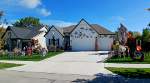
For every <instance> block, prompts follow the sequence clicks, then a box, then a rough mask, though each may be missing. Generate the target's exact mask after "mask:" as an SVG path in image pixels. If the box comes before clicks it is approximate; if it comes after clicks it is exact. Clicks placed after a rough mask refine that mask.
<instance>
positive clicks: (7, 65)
mask: <svg viewBox="0 0 150 83" xmlns="http://www.w3.org/2000/svg"><path fill="white" fill-rule="evenodd" d="M16 66H22V64H12V63H1V62H0V69H4V68H10V67H16Z"/></svg>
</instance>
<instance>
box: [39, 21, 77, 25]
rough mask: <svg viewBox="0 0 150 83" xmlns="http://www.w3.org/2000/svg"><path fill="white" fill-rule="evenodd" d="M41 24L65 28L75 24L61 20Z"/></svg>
mask: <svg viewBox="0 0 150 83" xmlns="http://www.w3.org/2000/svg"><path fill="white" fill-rule="evenodd" d="M41 22H42V23H44V24H47V25H55V26H58V27H66V26H70V25H75V24H76V23H74V22H66V21H62V20H42V21H41Z"/></svg>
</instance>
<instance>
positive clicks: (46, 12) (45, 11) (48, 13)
mask: <svg viewBox="0 0 150 83" xmlns="http://www.w3.org/2000/svg"><path fill="white" fill-rule="evenodd" d="M38 10H39V12H40V14H41V15H43V16H49V15H51V12H50V11H48V10H47V9H45V8H40V9H38Z"/></svg>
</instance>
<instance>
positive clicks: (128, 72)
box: [106, 67, 150, 78]
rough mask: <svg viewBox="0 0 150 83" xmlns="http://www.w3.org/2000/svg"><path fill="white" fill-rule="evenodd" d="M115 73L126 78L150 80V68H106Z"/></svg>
mask: <svg viewBox="0 0 150 83" xmlns="http://www.w3.org/2000/svg"><path fill="white" fill-rule="evenodd" d="M106 69H108V70H110V71H111V72H113V73H116V74H118V75H121V76H124V77H126V78H150V68H114V67H106Z"/></svg>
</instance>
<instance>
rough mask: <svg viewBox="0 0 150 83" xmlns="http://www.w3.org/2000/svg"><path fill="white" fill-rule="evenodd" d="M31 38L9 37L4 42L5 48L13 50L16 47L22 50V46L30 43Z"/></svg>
mask: <svg viewBox="0 0 150 83" xmlns="http://www.w3.org/2000/svg"><path fill="white" fill-rule="evenodd" d="M31 42H32V40H30V39H9V40H8V41H6V42H5V43H6V44H5V49H7V50H8V51H13V49H15V48H18V49H20V50H23V48H24V47H28V46H30V45H31Z"/></svg>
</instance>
